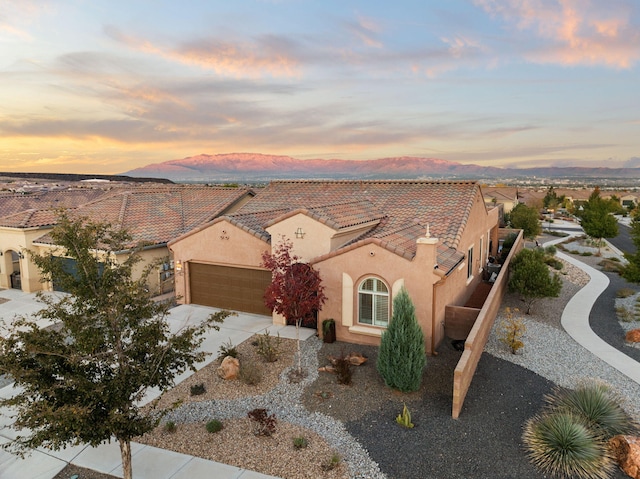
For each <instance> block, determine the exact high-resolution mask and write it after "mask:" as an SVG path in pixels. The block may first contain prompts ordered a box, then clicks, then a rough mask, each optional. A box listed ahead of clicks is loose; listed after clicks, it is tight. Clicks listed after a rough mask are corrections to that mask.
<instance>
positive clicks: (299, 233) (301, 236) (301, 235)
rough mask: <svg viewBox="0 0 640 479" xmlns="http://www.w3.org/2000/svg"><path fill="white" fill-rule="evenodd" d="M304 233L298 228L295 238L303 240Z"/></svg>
mask: <svg viewBox="0 0 640 479" xmlns="http://www.w3.org/2000/svg"><path fill="white" fill-rule="evenodd" d="M305 234H306V233H305V232H304V230H303V229H302V228H301V227H299V226H298V229H297V230H296V238H298V239H304V235H305Z"/></svg>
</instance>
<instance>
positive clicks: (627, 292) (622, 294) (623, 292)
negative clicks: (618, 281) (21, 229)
mask: <svg viewBox="0 0 640 479" xmlns="http://www.w3.org/2000/svg"><path fill="white" fill-rule="evenodd" d="M635 293H636V292H635V291H634V290H633V289H631V288H620V289H619V290H618V291H616V298H628V297H629V296H633V295H634V294H635ZM639 299H640V298H639Z"/></svg>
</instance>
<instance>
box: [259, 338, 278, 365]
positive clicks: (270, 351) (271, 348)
mask: <svg viewBox="0 0 640 479" xmlns="http://www.w3.org/2000/svg"><path fill="white" fill-rule="evenodd" d="M257 340H258V345H257V346H256V347H257V352H258V354H259V355H260V356H262V358H263V359H264V360H265V361H266V362H268V363H273V362H276V361H277V360H278V356H280V334H278V336H276V337H273V336H271V335H270V334H269V331H265V333H264V334H260V335H258V339H257Z"/></svg>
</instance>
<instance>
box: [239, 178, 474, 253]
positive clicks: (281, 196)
mask: <svg viewBox="0 0 640 479" xmlns="http://www.w3.org/2000/svg"><path fill="white" fill-rule="evenodd" d="M478 193H479V186H478V184H477V183H476V182H471V181H396V180H386V181H313V180H305V181H274V182H271V183H270V184H269V185H268V186H267V187H266V188H264V189H263V190H262V191H260V192H259V193H258V195H257V196H256V197H255V198H254V199H253V200H252V201H250V202H249V203H247V204H246V205H244V206H243V207H242V208H241V209H240V210H239V211H238V213H237V214H235V215H233V216H232V218H233V220H234V221H235V222H236V223H238V224H241V225H244V226H245V227H246V228H247V229H248V230H251V231H255V232H258V231H260V236H261V237H265V234H263V233H266V232H264V228H265V227H267V226H268V224H269V221H273V220H275V219H276V218H278V217H279V216H281V215H282V214H283V213H282V212H283V211H285V212H289V213H291V212H293V211H296V210H302V209H304V210H305V211H308V212H309V214H311V215H317V216H318V217H319V218H324V219H325V220H326V221H327V222H328V221H331V222H332V224H335V225H348V224H349V223H351V222H354V221H358V220H360V221H364V220H365V219H366V220H374V219H375V220H380V222H379V223H378V224H377V225H376V226H374V227H373V228H371V229H370V230H369V231H367V232H366V233H364V234H363V235H361V236H360V237H359V238H356V239H355V240H353V241H350V242H349V243H347V244H345V245H343V246H342V248H346V247H350V246H352V245H355V244H358V243H359V242H361V241H370V240H375V241H374V242H376V243H378V244H381V245H383V246H384V247H385V248H387V249H390V250H392V251H394V252H396V253H397V254H400V255H402V256H404V257H407V258H412V257H413V256H414V255H415V251H416V240H417V239H418V238H419V237H421V236H424V234H425V230H426V225H427V224H428V225H429V228H430V231H431V235H432V236H433V237H436V238H438V239H439V240H440V245H441V247H439V257H440V254H442V255H443V259H444V258H450V257H451V258H454V259H455V258H457V256H458V255H459V254H460V253H457V252H456V254H453V253H452V252H451V250H452V251H456V249H457V247H458V243H459V241H460V237H461V234H462V232H463V229H464V226H465V225H466V222H467V219H468V217H469V214H470V211H471V207H472V205H473V203H474V200H475V198H476V195H477V194H478ZM275 212H278V215H276V214H274V213H275ZM249 219H250V221H246V220H249ZM263 220H266V221H267V223H262V224H260V221H263ZM245 221H246V222H245ZM355 224H357V223H355ZM267 238H268V236H267V237H265V239H267ZM456 261H457V260H456Z"/></svg>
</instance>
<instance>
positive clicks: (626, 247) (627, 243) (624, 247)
mask: <svg viewBox="0 0 640 479" xmlns="http://www.w3.org/2000/svg"><path fill="white" fill-rule="evenodd" d="M607 240H608V241H609V242H610V243H611V244H612V245H613V246H615V247H616V248H618V249H619V250H621V251H623V252H625V253H632V254H633V253H635V252H636V250H637V248H636V245H635V244H633V240H632V239H631V228H629V227H628V226H624V225H621V224H619V223H618V236H616V237H615V238H607Z"/></svg>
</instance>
